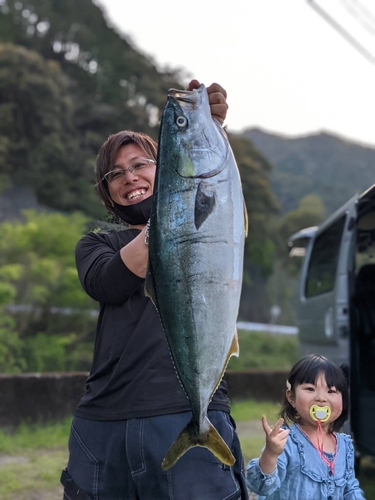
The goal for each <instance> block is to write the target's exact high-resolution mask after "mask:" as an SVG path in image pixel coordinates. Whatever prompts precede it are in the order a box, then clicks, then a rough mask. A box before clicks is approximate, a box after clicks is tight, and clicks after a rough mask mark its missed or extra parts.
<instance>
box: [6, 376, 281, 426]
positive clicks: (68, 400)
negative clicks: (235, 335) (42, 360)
mask: <svg viewBox="0 0 375 500" xmlns="http://www.w3.org/2000/svg"><path fill="white" fill-rule="evenodd" d="M87 375H88V374H87V373H86V372H79V373H75V372H73V373H27V374H22V375H9V374H3V375H1V374H0V428H3V429H12V428H14V427H16V426H17V425H19V424H20V423H21V422H30V423H35V422H47V421H52V420H54V421H58V420H62V419H64V418H66V417H69V416H71V415H72V414H73V412H74V409H75V407H76V405H77V403H78V401H79V399H80V397H81V395H82V394H83V392H84V389H85V381H86V377H87ZM286 378H287V372H284V371H264V372H260V371H256V370H252V371H242V372H233V371H227V373H226V375H225V379H226V381H227V383H228V396H229V398H230V399H231V400H235V399H236V400H238V399H250V398H251V399H255V400H257V401H273V402H276V403H279V402H280V401H281V398H282V397H283V394H284V392H285V382H286Z"/></svg>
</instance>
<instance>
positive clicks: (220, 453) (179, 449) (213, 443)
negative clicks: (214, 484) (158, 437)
mask: <svg viewBox="0 0 375 500" xmlns="http://www.w3.org/2000/svg"><path fill="white" fill-rule="evenodd" d="M205 425H206V426H207V427H208V431H207V432H206V433H205V434H203V435H202V434H201V435H197V433H196V432H194V431H193V425H192V423H191V422H189V423H188V424H187V425H186V427H184V429H183V430H182V431H181V433H180V435H179V436H178V438H177V439H176V441H175V442H174V443H173V444H172V446H171V447H170V448H169V450H168V452H167V454H166V455H165V457H164V460H163V462H162V464H161V468H162V469H163V470H167V469H169V468H170V467H172V466H173V465H174V464H175V463H176V462H177V460H178V459H179V458H181V457H182V455H183V454H184V453H186V452H187V451H188V450H190V448H194V446H201V447H202V448H208V449H209V450H210V451H211V453H213V454H214V455H215V457H216V458H218V459H219V460H220V462H222V463H224V464H226V465H233V464H234V462H235V461H236V459H235V458H234V456H233V454H232V452H231V451H230V449H229V447H228V445H227V444H226V442H225V441H224V439H223V438H222V437H221V436H220V434H219V433H218V431H217V430H216V429H215V427H214V426H213V425H212V424H211V422H210V421H209V419H208V418H207V417H205ZM192 431H193V432H192Z"/></svg>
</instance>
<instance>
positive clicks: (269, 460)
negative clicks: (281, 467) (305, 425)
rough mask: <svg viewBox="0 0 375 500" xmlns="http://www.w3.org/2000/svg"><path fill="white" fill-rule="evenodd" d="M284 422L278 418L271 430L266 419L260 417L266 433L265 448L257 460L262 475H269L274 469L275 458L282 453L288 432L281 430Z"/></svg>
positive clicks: (275, 464)
mask: <svg viewBox="0 0 375 500" xmlns="http://www.w3.org/2000/svg"><path fill="white" fill-rule="evenodd" d="M283 423H284V420H283V419H282V418H280V419H279V420H278V421H277V422H276V425H275V427H274V428H273V429H271V427H270V426H269V424H268V422H267V419H266V417H265V416H264V415H263V417H262V425H263V429H264V432H265V433H266V446H265V448H264V450H263V453H262V456H261V457H260V459H259V467H260V468H261V469H262V471H263V472H264V474H270V473H271V472H273V471H274V470H275V469H276V466H277V457H278V456H279V455H280V454H281V453H282V452H283V451H284V448H285V443H286V440H287V438H288V434H289V430H288V429H281V426H282V425H283Z"/></svg>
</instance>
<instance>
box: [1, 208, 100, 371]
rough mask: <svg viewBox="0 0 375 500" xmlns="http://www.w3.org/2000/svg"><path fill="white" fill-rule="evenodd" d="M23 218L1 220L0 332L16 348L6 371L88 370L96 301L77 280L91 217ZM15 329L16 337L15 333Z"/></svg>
mask: <svg viewBox="0 0 375 500" xmlns="http://www.w3.org/2000/svg"><path fill="white" fill-rule="evenodd" d="M24 215H25V219H26V221H25V222H16V223H8V222H3V223H2V224H0V234H1V235H2V237H1V239H0V300H1V305H2V307H3V310H4V312H6V317H7V323H4V324H2V325H0V335H1V332H3V335H5V336H6V334H7V332H8V333H10V334H11V336H10V338H11V343H10V345H8V347H5V348H4V349H3V356H2V355H1V353H2V351H1V350H0V363H1V359H2V358H3V359H5V358H6V352H5V349H6V351H7V353H8V354H9V353H11V352H14V351H16V354H17V356H16V357H17V360H18V361H17V364H15V365H14V366H9V363H8V364H4V362H3V364H0V369H2V370H7V371H17V370H20V369H23V370H25V371H50V370H68V369H87V368H88V363H89V361H90V358H91V351H92V341H93V331H94V329H95V314H94V315H93V314H91V312H92V311H94V312H95V311H96V309H97V306H96V303H95V302H94V301H93V300H92V299H90V298H89V297H88V296H87V294H86V293H85V292H84V291H83V289H82V287H81V284H80V282H79V280H78V276H77V271H76V266H75V258H74V249H75V245H76V243H77V241H78V240H79V239H80V237H81V236H82V234H83V233H84V232H85V229H86V225H87V219H86V218H85V217H84V216H83V215H81V214H79V213H74V214H72V215H69V216H68V215H62V214H56V213H53V214H37V213H36V212H34V211H25V214H24ZM14 332H16V335H14Z"/></svg>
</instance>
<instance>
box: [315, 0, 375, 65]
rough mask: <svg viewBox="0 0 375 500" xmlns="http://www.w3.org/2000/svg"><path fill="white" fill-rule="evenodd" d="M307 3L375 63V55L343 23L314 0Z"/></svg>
mask: <svg viewBox="0 0 375 500" xmlns="http://www.w3.org/2000/svg"><path fill="white" fill-rule="evenodd" d="M307 3H308V4H309V5H310V7H312V8H313V9H314V10H315V11H316V12H317V13H318V14H319V15H320V16H321V17H322V18H323V19H324V20H325V21H327V22H328V24H330V25H331V26H332V27H333V28H334V29H335V30H336V31H337V32H338V33H340V35H342V36H343V37H344V38H345V40H346V41H347V42H349V43H350V44H351V45H352V46H353V47H354V48H355V49H356V50H358V52H360V53H361V54H362V55H363V56H364V57H365V58H366V59H367V60H368V61H370V62H371V63H373V64H374V63H375V57H374V56H373V55H372V54H371V52H369V51H368V50H367V49H366V48H365V47H364V46H363V45H362V44H361V43H360V42H359V41H358V40H357V39H356V38H354V36H352V35H351V34H350V33H349V32H348V31H347V30H346V29H345V28H343V26H341V24H339V23H338V22H337V21H336V20H335V19H334V18H333V17H332V16H330V15H329V14H328V13H327V12H326V11H325V10H324V9H322V8H321V7H320V6H319V5H317V4H316V3H314V0H307Z"/></svg>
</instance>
